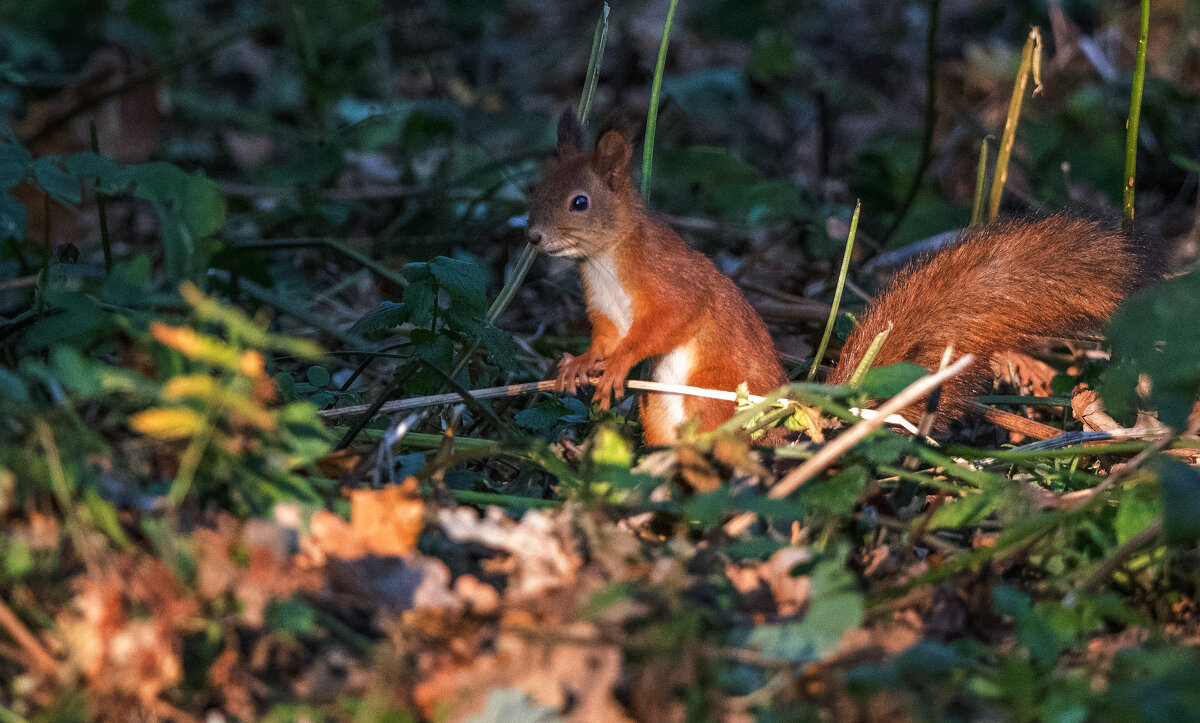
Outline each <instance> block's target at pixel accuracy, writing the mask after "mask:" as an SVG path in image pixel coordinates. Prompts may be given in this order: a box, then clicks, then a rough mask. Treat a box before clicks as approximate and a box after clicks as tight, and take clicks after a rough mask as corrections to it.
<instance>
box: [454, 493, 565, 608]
mask: <svg viewBox="0 0 1200 723" xmlns="http://www.w3.org/2000/svg"><path fill="white" fill-rule="evenodd" d="M569 519H570V518H569V517H568V515H567V514H566V513H560V514H558V515H556V516H554V517H551V516H550V515H548V514H546V513H544V512H541V511H539V510H530V511H528V512H526V513H525V515H524V516H523V517H521V520H520V522H517V521H514V520H513V519H512V518H510V517H508V516H506V515H505V514H504V512H503V510H501V509H499V508H497V507H489V508H488V509H487V512H485V513H484V516H483V517H480V516H479V515H478V513H476V512H475V511H474V510H472V509H469V508H463V507H459V508H455V509H443V510H438V524H439V525H440V527H441V528H442V531H443V532H445V533H446V536H447V537H449V538H450V539H451V540H454V541H455V542H459V543H466V542H475V543H478V544H481V545H484V546H486V547H490V548H492V549H495V550H503V551H504V552H507V553H509V559H508V561H507V564H506V565H504V567H507V568H509V571H510V576H509V586H508V588H507V590H506V591H505V595H506V596H508V597H509V598H510V599H511V600H521V599H528V598H531V597H537V596H539V595H541V594H543V593H545V592H546V591H548V590H551V589H555V588H562V587H570V586H571V585H573V584H574V583H575V579H576V572H577V571H578V569H579V566H580V565H581V564H582V561H581V559H580V556H579V553H578V551H577V550H576V549H575V542H574V541H573V535H572V532H571V529H570V526H569Z"/></svg>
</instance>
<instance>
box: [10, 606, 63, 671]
mask: <svg viewBox="0 0 1200 723" xmlns="http://www.w3.org/2000/svg"><path fill="white" fill-rule="evenodd" d="M0 627H3V628H4V629H5V630H7V631H8V634H9V635H10V636H12V639H13V640H14V641H16V642H17V644H18V645H20V646H21V647H22V648H24V649H25V651H26V652H27V653H29V657H30V658H32V659H33V662H34V663H36V664H37V667H39V668H41V669H42V670H43V671H45V672H46V673H53V672H54V671H55V670H58V664H57V663H56V662H54V658H53V657H51V655H50V653H47V652H46V649H45V648H43V647H42V644H41V643H40V642H38V639H37V638H36V637H34V635H33V633H31V632H29V628H27V627H25V623H23V622H21V619H20V618H18V617H17V615H16V613H14V612H13V611H12V609H11V608H9V607H8V605H6V604H5V603H4V601H3V600H0Z"/></svg>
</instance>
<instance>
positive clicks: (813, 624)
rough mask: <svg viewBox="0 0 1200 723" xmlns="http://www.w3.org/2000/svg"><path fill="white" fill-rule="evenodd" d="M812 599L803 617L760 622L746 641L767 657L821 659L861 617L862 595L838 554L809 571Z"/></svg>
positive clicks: (835, 648)
mask: <svg viewBox="0 0 1200 723" xmlns="http://www.w3.org/2000/svg"><path fill="white" fill-rule="evenodd" d="M811 583H812V586H811V588H810V592H809V598H810V600H811V602H810V603H809V606H808V612H806V613H805V615H804V619H803V620H801V621H800V622H798V623H791V624H786V625H761V626H759V627H756V628H754V629H753V630H752V631H751V632H750V634H749V636H748V637H747V640H746V642H747V643H749V644H750V645H756V646H758V647H759V649H760V650H761V651H762V654H763V655H764V656H766V657H768V658H779V659H782V660H791V661H796V662H807V661H813V660H820V659H822V658H824V657H825V656H827V655H829V654H830V653H833V652H835V651H837V649H838V647H839V645H840V643H841V640H842V635H843V634H844V633H845V632H846V631H847V630H849V629H850V628H852V627H855V626H857V625H859V624H860V623H861V622H862V619H863V604H862V596H861V595H859V593H858V588H857V583H856V582H855V579H854V576H853V575H852V574H850V573H849V572H848V571H847V570H846V565H845V561H844V560H843V559H841V558H834V559H825V560H822V561H821V562H819V563H817V564H816V566H815V567H814V568H813V571H812V575H811Z"/></svg>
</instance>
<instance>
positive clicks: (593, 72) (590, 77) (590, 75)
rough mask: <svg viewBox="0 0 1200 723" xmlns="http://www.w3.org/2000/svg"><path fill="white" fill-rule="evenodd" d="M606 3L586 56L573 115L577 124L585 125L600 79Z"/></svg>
mask: <svg viewBox="0 0 1200 723" xmlns="http://www.w3.org/2000/svg"><path fill="white" fill-rule="evenodd" d="M608 12H609V7H608V3H604V9H603V10H601V11H600V19H599V20H597V21H596V32H595V33H594V34H593V35H592V52H591V55H589V56H588V69H587V75H586V76H584V81H583V95H581V96H580V97H579V108H578V109H577V110H576V111H575V116H576V117H577V118H579V124H580V125H582V126H587V117H588V112H589V111H591V109H592V97H593V96H594V95H595V94H596V83H597V82H598V81H599V79H600V62H601V61H602V60H603V59H604V43H605V41H606V40H607V39H608Z"/></svg>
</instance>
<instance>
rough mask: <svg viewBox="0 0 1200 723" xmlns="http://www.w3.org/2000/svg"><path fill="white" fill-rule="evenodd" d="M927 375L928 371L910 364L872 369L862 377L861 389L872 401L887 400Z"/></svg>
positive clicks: (901, 363) (904, 363) (903, 363)
mask: <svg viewBox="0 0 1200 723" xmlns="http://www.w3.org/2000/svg"><path fill="white" fill-rule="evenodd" d="M927 374H929V370H928V369H926V368H925V367H923V366H919V365H917V364H912V363H910V362H900V363H899V364H889V365H888V366H886V367H872V368H871V369H870V370H868V371H867V374H866V376H864V377H863V382H862V387H861V388H862V391H863V392H865V393H866V395H867V396H868V397H871V398H872V399H888V398H891V397H894V396H896V395H897V394H899V393H900V392H901V391H903V390H904V388H905V387H907V386H908V385H909V384H912V383H913V382H915V381H917V380H918V379H920V378H921V377H923V376H925V375H927Z"/></svg>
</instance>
